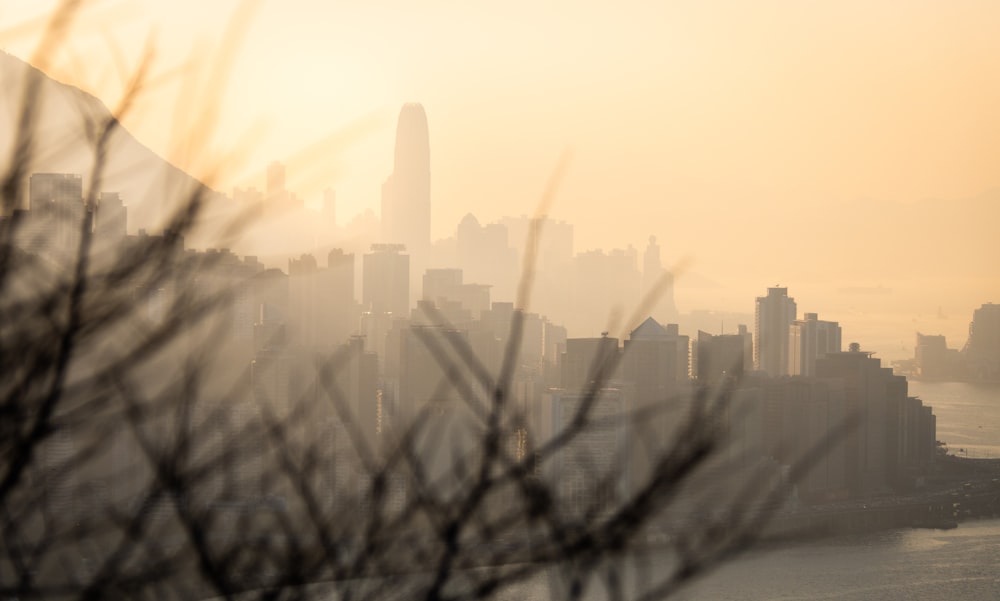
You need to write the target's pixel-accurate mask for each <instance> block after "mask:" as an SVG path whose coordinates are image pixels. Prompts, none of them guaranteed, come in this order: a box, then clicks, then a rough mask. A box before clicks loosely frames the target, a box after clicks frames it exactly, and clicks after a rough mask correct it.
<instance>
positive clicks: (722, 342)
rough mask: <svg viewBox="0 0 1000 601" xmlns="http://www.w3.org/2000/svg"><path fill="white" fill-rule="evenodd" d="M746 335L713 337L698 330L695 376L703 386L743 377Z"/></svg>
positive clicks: (747, 335) (742, 333)
mask: <svg viewBox="0 0 1000 601" xmlns="http://www.w3.org/2000/svg"><path fill="white" fill-rule="evenodd" d="M748 337H749V334H748V333H745V332H741V333H738V334H719V335H716V336H713V335H712V334H709V333H707V332H703V331H701V330H698V344H697V346H696V349H697V351H696V354H697V357H698V360H697V368H696V370H695V375H696V376H697V377H698V381H699V382H701V383H703V384H710V385H711V384H716V383H718V382H720V381H723V380H724V379H727V378H735V379H739V378H741V377H743V373H744V369H745V368H746V364H747V360H746V341H747V338H748Z"/></svg>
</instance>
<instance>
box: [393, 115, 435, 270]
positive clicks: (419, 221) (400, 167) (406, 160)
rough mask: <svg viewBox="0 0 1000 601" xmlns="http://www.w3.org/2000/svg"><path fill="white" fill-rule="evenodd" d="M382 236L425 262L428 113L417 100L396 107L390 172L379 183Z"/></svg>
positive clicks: (428, 239)
mask: <svg viewBox="0 0 1000 601" xmlns="http://www.w3.org/2000/svg"><path fill="white" fill-rule="evenodd" d="M382 239H383V242H387V243H395V244H404V245H405V246H406V250H408V251H409V252H410V255H411V256H412V257H413V258H414V263H415V264H416V265H418V266H421V265H424V264H426V262H427V257H428V253H429V252H430V246H431V152H430V142H429V138H428V134H427V115H426V113H424V107H423V106H421V105H420V104H416V103H408V104H404V105H403V108H402V109H401V110H400V111H399V121H398V122H397V124H396V151H395V157H394V162H393V170H392V175H390V176H389V178H388V179H386V181H385V184H383V185H382ZM416 273H422V270H418V271H416Z"/></svg>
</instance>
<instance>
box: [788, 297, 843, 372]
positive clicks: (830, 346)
mask: <svg viewBox="0 0 1000 601" xmlns="http://www.w3.org/2000/svg"><path fill="white" fill-rule="evenodd" d="M788 347H789V349H788V374H789V375H792V376H812V375H815V372H816V360H817V359H819V358H820V357H824V356H826V355H827V354H829V353H839V352H840V324H838V323H837V322H835V321H823V320H821V319H819V316H818V315H817V314H816V313H806V314H805V319H796V320H795V321H793V322H792V325H791V327H789V329H788Z"/></svg>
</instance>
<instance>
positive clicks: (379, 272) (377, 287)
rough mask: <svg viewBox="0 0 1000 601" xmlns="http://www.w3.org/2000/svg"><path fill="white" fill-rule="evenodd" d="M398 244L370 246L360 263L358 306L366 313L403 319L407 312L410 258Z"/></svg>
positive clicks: (408, 305) (408, 304)
mask: <svg viewBox="0 0 1000 601" xmlns="http://www.w3.org/2000/svg"><path fill="white" fill-rule="evenodd" d="M403 251H404V247H403V245H401V244H372V247H371V252H370V253H367V254H365V255H364V257H363V259H362V274H361V278H362V284H361V302H362V304H363V305H364V309H365V310H366V311H370V312H372V313H392V314H393V315H395V316H397V317H406V316H407V315H409V312H410V255H408V254H405V253H404V252H403Z"/></svg>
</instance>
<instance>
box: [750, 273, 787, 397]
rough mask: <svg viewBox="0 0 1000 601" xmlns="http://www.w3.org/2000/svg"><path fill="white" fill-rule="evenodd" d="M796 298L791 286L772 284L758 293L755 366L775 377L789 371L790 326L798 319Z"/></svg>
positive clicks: (754, 351) (754, 344)
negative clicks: (764, 294)
mask: <svg viewBox="0 0 1000 601" xmlns="http://www.w3.org/2000/svg"><path fill="white" fill-rule="evenodd" d="M795 311H796V308H795V299H794V298H791V297H789V296H788V288H768V289H767V296H758V297H757V310H756V315H755V321H756V331H755V332H754V339H753V359H754V367H756V368H757V370H758V371H762V372H764V373H765V374H767V375H769V376H771V377H774V378H776V377H778V376H784V375H787V374H788V329H789V327H790V326H791V325H792V322H793V321H794V320H795Z"/></svg>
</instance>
